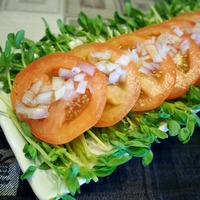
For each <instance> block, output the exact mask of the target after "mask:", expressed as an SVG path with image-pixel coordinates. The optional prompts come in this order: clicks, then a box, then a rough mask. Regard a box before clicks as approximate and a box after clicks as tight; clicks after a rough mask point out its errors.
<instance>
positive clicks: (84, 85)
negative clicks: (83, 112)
mask: <svg viewBox="0 0 200 200" xmlns="http://www.w3.org/2000/svg"><path fill="white" fill-rule="evenodd" d="M87 84H88V82H87V81H81V82H79V83H78V86H77V88H76V92H77V93H80V94H84V93H85V91H86V88H87Z"/></svg>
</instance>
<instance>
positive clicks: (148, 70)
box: [139, 66, 152, 76]
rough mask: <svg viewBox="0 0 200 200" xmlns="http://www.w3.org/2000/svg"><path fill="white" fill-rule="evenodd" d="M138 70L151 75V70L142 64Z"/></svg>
mask: <svg viewBox="0 0 200 200" xmlns="http://www.w3.org/2000/svg"><path fill="white" fill-rule="evenodd" d="M139 72H141V73H144V74H146V75H149V76H151V75H152V72H151V70H150V69H148V68H146V67H144V66H143V67H140V69H139Z"/></svg>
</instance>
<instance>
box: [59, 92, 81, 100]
mask: <svg viewBox="0 0 200 200" xmlns="http://www.w3.org/2000/svg"><path fill="white" fill-rule="evenodd" d="M78 96H79V94H78V93H77V92H76V91H75V90H66V92H65V95H64V97H63V99H64V100H66V101H72V100H73V99H75V98H76V97H78Z"/></svg>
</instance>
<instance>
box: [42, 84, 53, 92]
mask: <svg viewBox="0 0 200 200" xmlns="http://www.w3.org/2000/svg"><path fill="white" fill-rule="evenodd" d="M51 90H52V85H42V87H41V88H40V91H39V92H40V93H43V92H49V91H51Z"/></svg>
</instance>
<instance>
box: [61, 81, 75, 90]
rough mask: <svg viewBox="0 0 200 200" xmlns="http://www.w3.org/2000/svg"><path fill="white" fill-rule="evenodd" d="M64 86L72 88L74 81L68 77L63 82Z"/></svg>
mask: <svg viewBox="0 0 200 200" xmlns="http://www.w3.org/2000/svg"><path fill="white" fill-rule="evenodd" d="M63 85H64V86H65V88H66V90H74V81H73V80H72V79H68V80H67V81H65V82H64V84H63Z"/></svg>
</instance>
